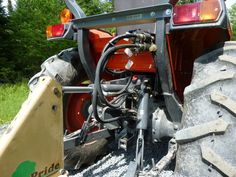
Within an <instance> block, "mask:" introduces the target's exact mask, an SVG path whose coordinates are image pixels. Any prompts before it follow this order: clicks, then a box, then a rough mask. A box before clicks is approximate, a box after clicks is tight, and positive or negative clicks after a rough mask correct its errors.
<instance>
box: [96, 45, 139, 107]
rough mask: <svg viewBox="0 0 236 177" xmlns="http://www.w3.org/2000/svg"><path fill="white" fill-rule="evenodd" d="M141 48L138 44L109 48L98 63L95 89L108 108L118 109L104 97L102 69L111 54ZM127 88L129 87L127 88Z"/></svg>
mask: <svg viewBox="0 0 236 177" xmlns="http://www.w3.org/2000/svg"><path fill="white" fill-rule="evenodd" d="M137 47H140V46H139V45H137V44H122V45H118V46H114V47H112V48H109V49H108V50H107V51H106V52H105V53H104V54H103V55H102V56H101V58H100V60H99V61H98V64H97V68H96V73H95V82H94V85H95V88H96V90H97V92H98V95H99V98H100V99H101V101H102V102H103V103H105V104H106V105H107V106H109V107H112V108H117V107H116V106H114V105H112V104H111V103H110V102H109V101H108V100H107V99H106V98H105V96H104V94H103V92H102V87H101V84H100V75H101V72H102V68H104V64H105V63H106V61H107V60H108V58H109V56H110V55H111V54H113V53H114V52H115V51H117V50H119V49H122V48H137ZM125 87H126V88H127V86H125Z"/></svg>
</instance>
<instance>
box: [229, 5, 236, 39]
mask: <svg viewBox="0 0 236 177" xmlns="http://www.w3.org/2000/svg"><path fill="white" fill-rule="evenodd" d="M229 16H230V21H231V24H232V30H233V40H236V3H235V4H234V5H232V7H231V8H230V10H229Z"/></svg>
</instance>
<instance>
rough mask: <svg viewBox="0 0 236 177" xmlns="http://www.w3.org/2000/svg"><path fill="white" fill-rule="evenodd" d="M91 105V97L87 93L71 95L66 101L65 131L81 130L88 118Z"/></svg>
mask: <svg viewBox="0 0 236 177" xmlns="http://www.w3.org/2000/svg"><path fill="white" fill-rule="evenodd" d="M90 104H91V95H90V94H87V93H82V94H81V93H80V94H71V95H70V96H69V98H68V101H67V109H66V114H65V116H66V118H65V120H66V121H65V122H66V129H67V130H68V131H69V132H74V131H76V130H79V129H81V128H82V126H83V123H84V121H85V120H86V119H87V117H88V108H89V105H90Z"/></svg>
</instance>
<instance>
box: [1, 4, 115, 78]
mask: <svg viewBox="0 0 236 177" xmlns="http://www.w3.org/2000/svg"><path fill="white" fill-rule="evenodd" d="M1 1H2V0H0V2H1ZM8 2H9V4H8V11H9V12H10V13H8V16H7V17H6V15H5V12H3V9H2V8H1V7H0V38H1V44H0V58H1V60H0V66H1V67H0V83H6V82H18V81H20V80H21V79H22V78H27V79H28V78H30V77H31V76H32V75H34V74H35V73H36V72H38V70H40V64H41V63H42V62H43V61H44V60H45V59H47V58H48V57H50V56H52V55H54V54H56V53H58V52H60V51H61V50H62V49H65V48H69V47H73V46H76V43H75V42H73V41H62V40H59V41H47V40H46V35H45V29H46V26H48V25H51V24H57V23H60V21H59V14H60V12H61V10H62V9H63V8H65V7H66V6H65V3H64V1H62V0H50V1H48V0H17V4H16V10H13V8H12V5H11V0H8ZM78 3H79V5H80V6H81V7H82V9H83V10H84V11H85V13H86V15H94V14H100V13H104V12H105V13H106V12H110V11H112V3H110V2H108V1H104V0H103V1H100V0H78ZM1 14H2V15H1ZM2 23H3V24H2ZM2 31H4V34H1V32H2ZM2 36H3V37H5V39H4V40H2ZM2 51H3V52H2ZM3 54H4V56H3Z"/></svg>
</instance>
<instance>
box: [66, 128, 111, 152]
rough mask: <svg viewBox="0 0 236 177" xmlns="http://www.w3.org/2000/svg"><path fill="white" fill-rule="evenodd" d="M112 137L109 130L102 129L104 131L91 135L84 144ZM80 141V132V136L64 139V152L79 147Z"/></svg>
mask: <svg viewBox="0 0 236 177" xmlns="http://www.w3.org/2000/svg"><path fill="white" fill-rule="evenodd" d="M110 136H111V134H110V133H109V131H108V130H107V129H102V130H99V131H96V132H92V133H89V134H88V135H87V136H86V139H85V142H84V143H89V142H92V141H94V140H99V139H103V138H108V137H110ZM80 139H81V136H80V132H79V133H78V135H76V136H73V137H72V138H67V137H64V150H67V149H71V148H74V147H76V146H78V143H77V142H78V141H79V140H80Z"/></svg>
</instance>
